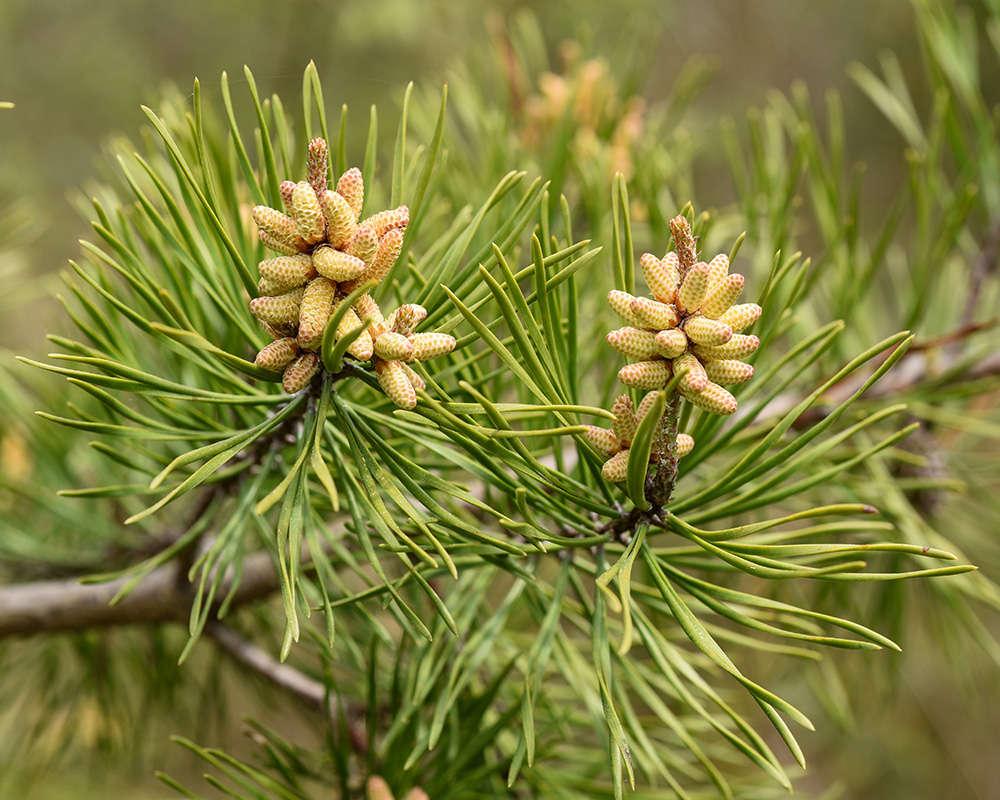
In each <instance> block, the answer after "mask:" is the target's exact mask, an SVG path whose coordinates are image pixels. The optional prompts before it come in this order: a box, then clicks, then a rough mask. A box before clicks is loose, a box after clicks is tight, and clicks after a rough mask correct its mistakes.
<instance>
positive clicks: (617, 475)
mask: <svg viewBox="0 0 1000 800" xmlns="http://www.w3.org/2000/svg"><path fill="white" fill-rule="evenodd" d="M656 395H657V392H655V391H654V392H650V393H649V394H647V395H646V396H645V397H644V398H642V402H641V403H639V408H637V409H633V407H632V400H631V398H629V396H628V395H624V394H623V395H620V396H619V397H618V399H617V400H616V401H615V404H614V406H612V408H611V411H612V413H613V414H614V415H615V421H614V422H613V423H612V425H611V430H608V429H607V428H599V427H597V426H596V425H588V426H587V432H586V435H587V438H588V439H590V441H591V443H592V444H593V445H594V447H596V448H597V449H598V450H599V451H600V452H601V453H603V454H604V455H606V456H608V460H607V461H605V462H604V466H603V467H602V468H601V474H602V475H603V476H604V479H605V480H608V481H611V482H612V483H620V482H621V481H623V480H625V476H626V475H627V474H628V459H629V453H630V452H631V451H630V449H629V448H631V446H632V439H633V438H634V437H635V432H636V429H637V428H638V427H639V423H640V422H642V418H643V417H645V416H646V412H647V411H648V410H649V408H650V406H652V405H653V401H654V400H656ZM693 447H694V439H692V438H691V437H690V436H688V435H687V434H686V433H680V434H678V435H677V457H678V458H680V457H681V456H686V455H687V454H688V453H690V452H691V449H692V448H693ZM656 458H657V453H656V452H655V450H654V452H653V453H651V454H650V457H649V460H650V461H651V462H653V461H656Z"/></svg>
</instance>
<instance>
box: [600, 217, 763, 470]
mask: <svg viewBox="0 0 1000 800" xmlns="http://www.w3.org/2000/svg"><path fill="white" fill-rule="evenodd" d="M670 229H671V232H672V234H673V239H674V250H673V251H671V252H669V253H667V254H666V255H665V256H664V257H663V258H662V259H661V258H657V257H656V256H654V255H653V254H651V253H645V254H644V255H643V256H642V258H641V259H640V260H639V263H640V264H641V266H642V273H643V276H644V277H645V279H646V284H647V285H648V286H649V288H650V291H651V292H652V295H653V296H652V297H633V296H632V295H630V294H628V293H627V292H621V291H612V292H610V293H609V294H608V302H609V303H610V305H611V307H612V308H613V309H614V310H615V312H616V313H617V314H618V316H619V317H621V319H622V321H623V322H624V323H625V327H622V328H619V329H618V330H614V331H611V332H610V333H609V334H608V336H607V339H608V344H610V345H611V346H612V347H614V348H615V349H616V350H617V351H618V352H620V353H623V354H624V355H625V356H627V357H628V358H631V359H635V363H632V364H627V365H626V366H625V367H623V368H622V369H621V371H620V372H619V373H618V378H619V380H621V382H622V383H624V384H625V385H626V386H629V387H631V388H633V389H662V388H663V386H664V384H666V383H667V381H669V380H670V378H671V377H672V376H673V374H674V372H675V371H676V370H678V369H680V368H685V369H686V372H685V374H684V377H683V378H681V380H680V383H679V384H678V387H677V388H678V391H679V392H680V394H681V395H683V396H684V398H685V399H686V400H687V401H688V402H690V403H693V404H694V405H696V406H697V407H698V408H702V409H704V410H705V411H709V412H711V413H712V414H724V415H725V414H732V413H733V412H734V411H735V410H736V398H735V397H733V395H732V394H731V393H730V392H729V391H728V390H727V389H725V388H723V387H724V386H732V385H735V384H739V383H743V382H744V381H748V380H750V378H752V377H753V367H752V366H750V365H749V364H747V363H745V362H744V361H741V360H740V359H742V358H744V357H745V356H748V355H750V354H751V353H753V352H754V351H755V350H756V349H757V346H758V345H759V344H760V340H759V339H758V338H757V337H756V336H751V335H744V334H742V333H741V331H743V330H744V329H746V328H748V327H750V325H752V324H753V323H754V322H756V321H757V319H759V318H760V314H761V308H760V306H758V305H757V304H756V303H743V304H736V301H737V300H738V299H739V296H740V293H741V292H742V291H743V283H744V279H743V276H742V275H738V274H733V275H730V274H729V258H728V256H726V255H722V254H720V255H717V256H716V257H715V258H713V259H712V260H711V261H710V262H708V263H707V264H706V263H705V262H704V261H698V260H697V253H696V249H695V238H694V236H693V235H692V234H691V228H690V226H689V224H688V221H687V219H685V218H684V217H683V216H680V217H676V218H675V219H673V220H671V222H670ZM609 463H610V462H609ZM605 467H607V465H605Z"/></svg>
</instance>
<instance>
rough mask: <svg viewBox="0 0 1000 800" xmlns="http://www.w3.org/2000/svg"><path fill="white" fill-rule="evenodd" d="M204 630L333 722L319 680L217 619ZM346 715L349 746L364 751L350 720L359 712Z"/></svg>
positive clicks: (333, 708) (330, 702)
mask: <svg viewBox="0 0 1000 800" xmlns="http://www.w3.org/2000/svg"><path fill="white" fill-rule="evenodd" d="M205 633H206V634H207V635H208V636H209V637H210V638H211V639H212V641H214V642H215V643H216V644H217V645H218V646H219V647H220V648H221V649H222V650H224V651H225V652H226V653H227V654H228V655H229V656H230V657H232V659H233V660H234V661H236V662H237V663H239V664H241V665H243V666H244V667H247V668H248V669H250V670H252V671H253V672H255V673H256V674H258V675H260V676H261V677H262V678H265V679H267V680H268V681H270V682H271V683H273V684H274V685H275V686H278V687H280V688H282V689H284V690H285V691H286V692H288V693H289V694H292V695H294V696H295V697H297V698H298V699H299V700H301V701H302V702H303V703H305V704H306V705H307V706H308V707H309V708H311V709H312V710H314V711H323V710H325V712H326V713H327V714H328V715H329V717H330V721H331V722H332V723H334V724H336V723H337V720H338V717H339V715H340V711H339V709H338V707H337V704H336V703H335V702H334V698H333V697H331V696H329V694H328V693H327V690H326V687H325V686H324V685H323V684H322V683H320V682H319V681H317V680H313V679H312V678H310V677H309V676H308V675H306V674H304V673H302V672H300V671H299V670H297V669H296V668H295V667H292V666H290V665H288V664H282V663H281V662H280V661H278V660H277V659H275V658H274V656H272V655H270V654H269V653H268V652H266V651H265V650H262V649H261V648H259V647H257V645H255V644H254V643H253V642H251V641H250V640H249V639H245V638H244V637H242V636H240V634H238V633H237V632H236V631H234V630H233V629H232V628H230V627H229V626H228V625H225V624H223V623H221V622H212V623H209V624H208V625H207V626H206V627H205ZM348 718H349V719H348V726H347V729H348V736H349V738H350V742H351V747H352V749H353V750H354V751H355V752H356V753H358V754H361V755H363V754H365V753H366V752H367V751H368V737H367V736H366V735H365V732H364V730H363V729H361V728H359V727H358V725H356V724H354V723H353V721H352V720H354V719H361V718H363V714H361V713H360V712H356V711H352V712H351V713H349V714H348Z"/></svg>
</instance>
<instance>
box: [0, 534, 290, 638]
mask: <svg viewBox="0 0 1000 800" xmlns="http://www.w3.org/2000/svg"><path fill="white" fill-rule="evenodd" d="M303 563H304V564H305V563H306V562H305V559H304V560H303ZM131 580H133V577H132V576H125V577H123V578H119V579H117V580H114V581H109V582H108V583H94V584H81V583H79V582H78V581H77V580H75V579H71V580H59V581H37V582H32V583H25V584H15V585H13V586H3V587H0V638H2V637H5V636H16V635H26V634H33V633H42V632H53V631H76V630H84V629H86V628H106V627H112V626H116V625H131V624H136V623H141V624H157V623H162V622H186V621H187V620H188V618H189V617H190V614H191V604H192V602H193V600H194V597H195V594H196V587H195V586H193V585H192V584H190V583H188V582H187V581H186V580H185V578H184V575H183V574H182V573H178V570H177V566H176V565H175V564H167V565H164V566H162V567H158V568H157V569H154V570H153V571H152V572H150V573H149V575H147V576H146V577H145V578H143V579H142V581H140V583H139V584H138V585H137V586H136V587H135V588H134V589H133V590H132V591H131V592H130V593H129V594H128V595H126V596H125V597H124V598H123V599H122V600H121V601H120V602H118V603H117V604H115V605H111V601H112V599H113V598H114V597H115V595H117V594H118V592H119V591H121V589H122V588H123V587H124V586H125V585H126V584H127V583H128V582H129V581H131ZM230 586H231V578H227V579H226V580H225V581H224V582H223V584H222V586H221V588H220V590H219V593H218V596H219V597H226V596H227V594H228V592H229V588H230ZM279 586H280V578H279V575H278V572H277V570H276V569H275V567H274V560H273V558H272V556H271V554H270V553H256V554H254V555H251V556H249V557H247V559H246V561H245V562H244V565H243V574H242V576H241V577H240V582H239V587H238V588H237V589H236V593H235V595H234V596H233V599H232V601H231V603H230V605H231V607H233V608H235V607H237V606H240V605H244V604H246V603H252V602H254V601H255V600H259V599H261V598H263V597H267V596H268V595H270V594H272V593H273V592H275V591H277V590H278V588H279Z"/></svg>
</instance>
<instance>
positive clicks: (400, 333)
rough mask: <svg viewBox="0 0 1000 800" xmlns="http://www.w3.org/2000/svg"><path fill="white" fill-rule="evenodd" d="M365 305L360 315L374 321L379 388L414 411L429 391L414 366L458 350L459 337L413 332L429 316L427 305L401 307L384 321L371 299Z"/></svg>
mask: <svg viewBox="0 0 1000 800" xmlns="http://www.w3.org/2000/svg"><path fill="white" fill-rule="evenodd" d="M366 297H367V295H366ZM365 306H366V308H364V309H360V310H359V312H358V313H360V314H361V315H362V316H365V317H366V318H367V319H369V320H371V321H372V323H371V325H369V327H368V334H369V335H370V336H371V340H372V352H373V356H372V360H373V361H374V363H375V374H376V375H377V376H378V382H379V385H380V386H381V387H382V391H384V392H385V393H386V395H387V396H388V397H389V399H390V400H392V402H394V403H395V404H396V405H397V406H399V407H400V408H406V409H410V408H413V407H414V406H415V405H416V404H417V389H425V388H427V384H426V383H425V382H424V379H423V378H422V377H420V375H419V373H417V372H416V370H414V369H413V367H411V366H410V364H411V363H412V362H414V361H426V360H427V359H429V358H434V357H436V356H442V355H444V354H445V353H450V352H451V351H452V350H454V349H455V337H454V336H450V335H449V334H447V333H414V332H413V329H414V328H416V327H417V325H419V324H420V323H421V322H423V320H424V318H425V317H426V316H427V311H426V310H425V309H424V307H423V306H418V305H404V306H400V307H399V308H398V309H396V310H395V311H393V312H392V314H390V315H389V316H388V318H386V319H382V314H381V312H379V311H378V306H377V305H375V301H374V300H372V299H371V298H368V300H367V302H366V303H365Z"/></svg>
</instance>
